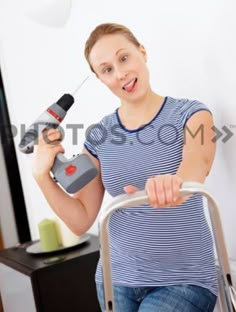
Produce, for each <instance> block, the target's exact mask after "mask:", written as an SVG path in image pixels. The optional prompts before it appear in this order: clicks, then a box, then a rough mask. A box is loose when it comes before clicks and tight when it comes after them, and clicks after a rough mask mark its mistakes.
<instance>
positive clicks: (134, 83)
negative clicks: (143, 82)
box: [122, 78, 138, 92]
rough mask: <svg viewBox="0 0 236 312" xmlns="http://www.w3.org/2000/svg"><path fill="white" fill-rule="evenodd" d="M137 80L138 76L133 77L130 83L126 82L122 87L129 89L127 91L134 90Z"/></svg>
mask: <svg viewBox="0 0 236 312" xmlns="http://www.w3.org/2000/svg"><path fill="white" fill-rule="evenodd" d="M137 81H138V78H134V79H132V80H131V81H129V82H128V83H126V84H125V85H124V86H123V87H122V89H123V90H125V91H127V92H132V91H133V90H134V87H135V85H136V83H137Z"/></svg>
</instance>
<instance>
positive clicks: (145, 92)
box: [33, 23, 217, 312]
mask: <svg viewBox="0 0 236 312" xmlns="http://www.w3.org/2000/svg"><path fill="white" fill-rule="evenodd" d="M85 57H86V59H87V61H88V63H89V65H90V68H91V70H92V71H93V72H94V73H95V75H96V76H97V78H98V79H99V80H100V81H101V82H102V83H103V84H104V85H105V86H107V87H108V88H109V89H110V90H111V91H112V92H113V93H114V94H115V95H116V96H117V97H118V98H119V99H120V106H119V108H118V109H116V111H115V112H114V113H112V114H110V115H108V116H105V117H104V118H103V119H102V120H101V122H100V123H99V124H98V125H96V126H95V127H93V128H92V129H90V131H89V133H88V135H87V137H86V141H85V143H84V150H83V152H84V153H86V154H87V155H88V156H89V157H90V158H91V159H92V161H93V162H94V164H95V166H96V167H97V169H98V171H99V174H98V176H97V177H96V178H95V179H94V180H93V181H91V182H90V183H89V184H88V185H86V186H85V187H84V188H83V189H81V190H80V191H78V192H77V193H76V194H74V196H73V197H70V196H69V195H67V194H66V193H65V192H63V190H62V189H61V188H60V187H58V185H57V184H55V182H54V181H53V180H52V178H51V177H50V173H49V172H50V169H51V167H52V164H53V161H54V158H55V155H56V154H57V153H58V152H64V149H63V147H62V146H61V144H59V142H58V144H57V145H49V144H47V143H46V142H45V141H44V139H43V137H41V138H40V140H39V144H38V148H37V150H36V152H35V162H34V168H33V174H34V177H35V179H36V181H37V183H38V185H39V187H40V188H41V190H42V192H43V193H44V195H45V197H46V199H47V201H48V202H49V204H50V205H51V207H52V209H53V210H54V211H55V212H56V213H57V214H58V215H59V217H60V218H61V219H62V220H64V222H65V223H66V224H67V225H68V226H69V227H70V228H71V230H72V231H74V232H75V233H77V234H78V235H81V234H83V233H84V232H86V231H87V230H88V229H89V228H90V226H91V225H92V224H93V222H94V220H95V218H96V216H97V214H98V212H99V209H100V206H101V203H102V200H103V196H104V191H105V190H107V191H108V192H109V193H110V194H111V195H112V196H117V195H119V194H121V193H124V192H126V193H128V194H129V193H132V192H135V191H137V190H139V189H145V190H146V192H147V194H148V198H149V204H147V205H143V206H139V207H132V208H128V209H121V210H119V211H117V212H116V213H115V214H114V215H113V216H112V217H111V221H110V238H111V246H110V248H111V255H112V273H113V276H112V280H113V287H114V297H115V308H116V311H117V312H126V311H127V312H132V311H140V312H146V311H148V312H150V311H154V312H155V311H158V312H170V311H173V312H178V311H181V312H185V311H186V312H197V311H204V312H208V311H213V310H214V306H215V302H216V298H217V274H216V268H215V264H214V252H213V243H212V237H211V234H210V231H209V228H208V225H207V222H206V220H205V216H204V212H203V203H202V196H201V195H198V194H196V195H193V196H190V197H187V198H186V197H185V198H180V197H179V189H180V187H181V185H182V183H183V182H184V181H197V182H202V183H203V182H204V181H205V178H206V176H207V175H208V174H209V171H210V169H211V166H212V162H213V159H214V155H215V144H214V143H213V141H212V137H213V133H212V126H213V120H212V115H211V113H210V111H209V109H208V108H207V107H206V106H205V105H204V104H202V103H200V102H198V101H191V100H188V99H175V98H173V97H169V96H166V97H163V96H160V95H158V94H157V93H156V92H154V91H153V90H152V88H151V86H150V82H149V72H148V68H147V64H146V62H147V53H146V50H145V48H144V47H143V45H141V44H140V43H139V42H138V40H137V39H136V38H135V37H134V35H133V34H132V33H131V31H130V30H129V29H127V28H126V27H124V26H122V25H118V24H108V23H107V24H101V25H99V26H97V27H96V28H95V29H94V31H93V32H92V33H91V35H90V37H89V38H88V40H87V42H86V46H85ZM48 136H49V138H50V141H58V140H59V137H60V133H59V132H58V131H57V130H53V129H52V130H50V131H49V133H48ZM91 194H92V195H93V196H91ZM65 207H66V208H65ZM96 284H97V292H98V298H99V302H100V305H101V309H102V310H103V311H104V309H105V308H104V290H103V280H102V268H101V263H100V262H99V263H98V267H97V272H96Z"/></svg>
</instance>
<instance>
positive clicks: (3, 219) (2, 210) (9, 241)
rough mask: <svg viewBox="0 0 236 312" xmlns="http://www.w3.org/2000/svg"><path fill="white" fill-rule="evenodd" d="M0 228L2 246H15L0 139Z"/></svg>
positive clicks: (13, 224) (13, 219)
mask: <svg viewBox="0 0 236 312" xmlns="http://www.w3.org/2000/svg"><path fill="white" fill-rule="evenodd" d="M0 173H1V174H0V230H1V234H2V239H3V246H4V248H8V247H12V246H15V245H16V244H17V243H18V242H19V240H18V235H17V231H16V224H15V217H14V212H13V205H12V200H11V194H10V188H9V181H8V177H7V172H6V166H5V159H4V156H3V150H2V143H1V139H0Z"/></svg>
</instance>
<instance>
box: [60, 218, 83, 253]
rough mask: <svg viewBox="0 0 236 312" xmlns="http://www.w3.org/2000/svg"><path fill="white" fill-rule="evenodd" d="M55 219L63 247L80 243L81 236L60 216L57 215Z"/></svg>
mask: <svg viewBox="0 0 236 312" xmlns="http://www.w3.org/2000/svg"><path fill="white" fill-rule="evenodd" d="M55 221H56V227H57V233H58V236H59V240H60V242H61V244H62V246H63V247H70V246H73V245H76V244H78V243H79V241H80V236H78V235H76V234H75V233H73V232H72V231H71V230H70V229H69V228H68V226H67V225H66V224H65V223H64V222H63V221H62V220H61V219H60V218H59V217H56V218H55Z"/></svg>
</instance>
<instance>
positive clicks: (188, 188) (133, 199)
mask: <svg viewBox="0 0 236 312" xmlns="http://www.w3.org/2000/svg"><path fill="white" fill-rule="evenodd" d="M195 193H199V194H202V195H204V196H205V197H206V198H207V201H208V210H209V215H210V221H211V225H212V230H213V237H214V241H215V246H216V252H217V257H218V262H219V268H218V269H219V288H220V289H219V297H218V301H217V307H216V309H217V312H234V311H235V310H234V308H233V306H232V303H231V297H230V289H229V288H230V286H232V284H231V276H230V267H229V261H228V255H227V250H226V246H225V241H224V236H223V231H222V226H221V221H220V216H219V211H218V207H217V204H216V202H215V200H214V199H213V197H212V196H211V195H210V193H209V192H208V191H207V190H206V188H205V187H204V185H203V184H201V183H197V182H185V183H183V185H182V188H181V190H180V196H185V195H191V194H195ZM146 203H148V196H147V194H146V192H145V191H139V192H136V193H134V194H129V195H119V196H117V197H116V198H115V199H114V200H113V201H112V202H111V204H110V205H108V207H107V209H106V210H105V211H104V212H103V213H102V215H101V217H100V219H99V238H100V254H101V260H102V267H103V280H104V292H105V308H106V310H105V312H108V311H112V312H115V306H114V304H113V303H114V298H113V288H112V277H111V276H112V274H111V271H112V268H111V261H110V250H109V233H108V231H109V229H108V225H109V221H110V217H111V215H112V213H113V212H115V211H116V210H117V209H120V208H128V207H132V206H135V205H143V204H146ZM153 209H155V208H153Z"/></svg>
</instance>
